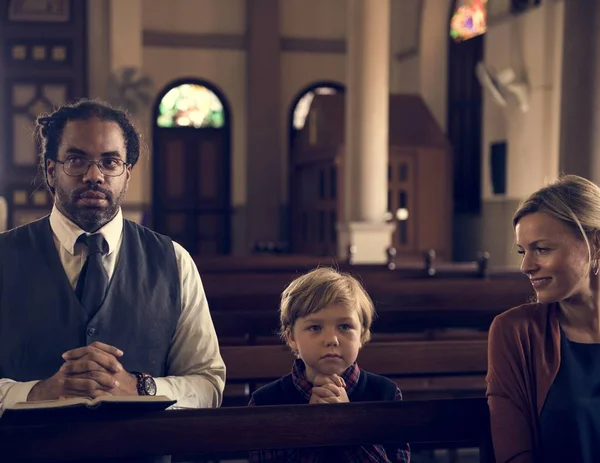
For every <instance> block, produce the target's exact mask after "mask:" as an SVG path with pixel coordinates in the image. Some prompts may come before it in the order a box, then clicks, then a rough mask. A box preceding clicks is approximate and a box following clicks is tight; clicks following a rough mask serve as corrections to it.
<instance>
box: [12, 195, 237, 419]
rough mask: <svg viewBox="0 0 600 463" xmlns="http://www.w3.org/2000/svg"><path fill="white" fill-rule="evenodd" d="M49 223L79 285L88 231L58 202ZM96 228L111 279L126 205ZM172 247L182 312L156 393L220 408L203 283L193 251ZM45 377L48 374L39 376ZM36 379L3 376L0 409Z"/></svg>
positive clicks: (221, 373) (180, 403)
mask: <svg viewBox="0 0 600 463" xmlns="http://www.w3.org/2000/svg"><path fill="white" fill-rule="evenodd" d="M50 227H51V228H52V232H53V237H54V243H55V244H56V249H57V251H58V255H59V257H60V261H61V262H62V264H63V267H64V269H65V273H66V274H67V277H68V279H69V281H70V283H71V286H72V287H73V290H75V287H76V286H77V279H78V278H79V274H80V272H81V269H82V268H83V265H84V263H85V260H86V258H87V248H86V247H85V245H83V244H82V243H77V238H78V237H79V236H80V235H81V234H82V233H84V231H83V230H82V229H81V228H79V226H77V225H76V224H75V223H73V222H72V221H71V220H69V219H68V218H67V217H65V216H64V215H63V214H62V213H61V212H60V211H59V210H58V209H57V208H56V206H55V207H54V208H53V209H52V212H51V214H50ZM97 233H102V235H104V238H105V239H106V242H107V243H108V248H109V250H108V253H107V254H105V255H104V256H103V257H102V262H103V264H104V268H105V269H106V271H107V273H108V278H109V280H110V279H111V278H112V276H113V274H114V271H115V265H116V262H117V257H118V255H119V252H120V250H121V242H122V237H123V214H122V212H121V210H120V209H119V212H118V213H117V215H116V216H115V218H114V219H112V220H111V221H110V222H108V223H107V224H106V225H104V227H102V228H101V229H100V230H98V232H97ZM173 248H174V250H175V257H176V259H177V268H178V269H179V280H180V282H181V315H180V317H179V321H178V323H177V328H176V330H175V334H174V336H173V340H172V342H171V350H170V351H169V355H168V358H167V375H168V376H166V377H164V378H155V380H156V388H157V391H156V394H157V395H165V396H167V397H170V398H171V399H173V400H177V404H176V405H175V406H176V407H177V408H179V407H184V408H210V407H218V406H219V405H221V401H222V398H223V388H224V387H225V364H224V363H223V359H222V358H221V354H220V352H219V343H218V340H217V335H216V333H215V328H214V325H213V322H212V319H211V316H210V312H209V309H208V302H207V300H206V295H205V293H204V287H203V286H202V280H201V279H200V274H199V273H198V269H197V268H196V264H195V263H194V261H193V260H192V257H191V256H190V254H189V253H188V252H187V251H186V250H185V249H184V248H183V247H182V246H181V245H180V244H178V243H175V242H173ZM132 334H134V333H132ZM77 347H79V346H77ZM115 347H117V348H119V346H115ZM42 379H46V378H40V380H42ZM37 382H38V381H28V382H17V381H14V380H12V379H9V378H0V414H1V413H2V411H3V410H4V408H5V407H7V406H9V405H13V404H15V403H17V402H25V401H26V400H27V396H28V395H29V391H31V388H32V387H33V386H34V385H35V384H36V383H37Z"/></svg>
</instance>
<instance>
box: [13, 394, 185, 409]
mask: <svg viewBox="0 0 600 463" xmlns="http://www.w3.org/2000/svg"><path fill="white" fill-rule="evenodd" d="M102 402H111V403H143V402H150V403H161V402H162V403H165V404H167V403H171V402H174V401H173V400H171V399H169V398H168V397H166V396H160V395H158V396H115V395H106V396H101V397H97V398H96V399H91V398H89V397H75V398H69V399H56V400H37V401H31V402H18V403H16V404H14V405H12V406H9V407H6V410H31V409H42V408H62V407H73V406H77V405H85V406H87V407H94V406H98V405H100V404H101V403H102Z"/></svg>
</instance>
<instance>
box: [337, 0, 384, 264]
mask: <svg viewBox="0 0 600 463" xmlns="http://www.w3.org/2000/svg"><path fill="white" fill-rule="evenodd" d="M346 59H347V69H346V72H347V91H346V134H345V157H344V181H343V183H344V200H343V203H344V209H343V217H342V220H341V222H340V223H339V224H338V255H339V256H340V257H341V258H346V257H347V255H348V250H349V247H350V246H352V247H353V250H354V255H353V260H354V262H356V263H383V262H385V261H386V259H387V257H386V249H387V248H388V247H389V246H390V244H391V239H392V233H393V231H394V225H391V224H389V223H387V222H385V214H386V212H387V189H388V188H387V185H388V174H387V171H388V154H389V136H388V133H389V97H390V90H389V89H390V84H389V80H390V0H377V1H372V0H350V3H349V8H348V52H347V57H346Z"/></svg>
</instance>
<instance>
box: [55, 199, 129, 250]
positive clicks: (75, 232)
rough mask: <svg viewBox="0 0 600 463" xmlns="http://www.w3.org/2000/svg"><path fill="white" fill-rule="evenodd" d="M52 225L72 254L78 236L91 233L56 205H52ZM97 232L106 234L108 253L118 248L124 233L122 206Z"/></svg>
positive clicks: (63, 245) (63, 244) (59, 239)
mask: <svg viewBox="0 0 600 463" xmlns="http://www.w3.org/2000/svg"><path fill="white" fill-rule="evenodd" d="M50 227H51V228H52V231H53V232H54V234H55V235H56V237H57V238H58V241H59V242H60V244H61V245H62V247H64V248H65V249H66V250H67V251H68V252H69V253H71V254H72V255H75V243H76V242H77V238H79V236H80V235H81V234H82V233H86V234H88V235H89V234H90V233H87V232H86V231H84V230H82V229H81V228H80V227H79V225H77V224H76V223H74V222H73V221H72V220H71V219H69V218H68V217H66V216H65V215H64V214H63V213H62V212H60V211H59V210H58V208H57V207H56V205H54V206H53V207H52V212H51V213H50ZM96 233H101V234H102V235H103V236H104V239H105V240H106V242H107V243H108V254H110V253H112V252H113V251H114V250H115V249H117V245H118V244H119V240H120V239H121V234H122V233H123V212H122V211H121V208H119V211H118V212H117V215H115V216H114V218H113V219H112V220H111V221H110V222H108V223H107V224H106V225H104V226H103V227H102V228H101V229H99V230H98V231H97V232H96Z"/></svg>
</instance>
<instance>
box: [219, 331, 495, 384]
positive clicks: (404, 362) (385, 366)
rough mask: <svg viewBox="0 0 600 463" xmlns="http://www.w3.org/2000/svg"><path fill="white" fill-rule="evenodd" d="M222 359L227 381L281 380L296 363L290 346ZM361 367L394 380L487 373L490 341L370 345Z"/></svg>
mask: <svg viewBox="0 0 600 463" xmlns="http://www.w3.org/2000/svg"><path fill="white" fill-rule="evenodd" d="M221 355H222V356H223V360H224V362H225V364H226V365H227V379H228V381H240V380H242V381H250V380H260V379H269V378H279V377H281V376H284V375H286V374H287V373H289V371H290V369H291V365H292V363H293V359H294V357H293V355H292V353H291V352H290V351H289V348H288V347H287V346H223V347H221ZM259 359H262V360H259ZM358 363H359V365H360V366H361V368H364V369H365V370H367V371H370V372H373V373H378V374H380V375H385V376H391V377H398V376H405V375H431V374H448V373H451V374H454V375H460V374H465V373H467V374H474V373H485V372H486V371H487V340H473V341H422V342H418V341H417V342H390V343H387V342H381V343H373V344H367V345H366V346H365V347H363V349H362V350H361V352H360V354H359V357H358Z"/></svg>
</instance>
